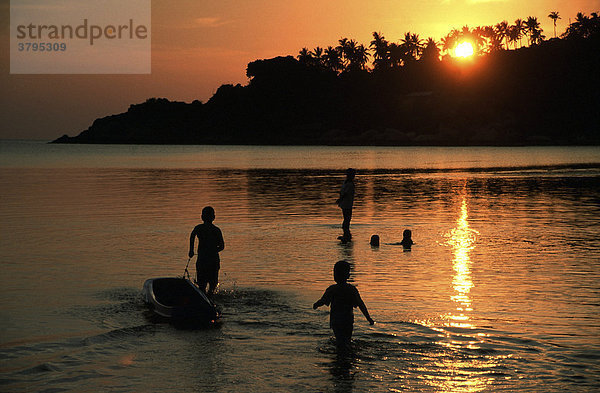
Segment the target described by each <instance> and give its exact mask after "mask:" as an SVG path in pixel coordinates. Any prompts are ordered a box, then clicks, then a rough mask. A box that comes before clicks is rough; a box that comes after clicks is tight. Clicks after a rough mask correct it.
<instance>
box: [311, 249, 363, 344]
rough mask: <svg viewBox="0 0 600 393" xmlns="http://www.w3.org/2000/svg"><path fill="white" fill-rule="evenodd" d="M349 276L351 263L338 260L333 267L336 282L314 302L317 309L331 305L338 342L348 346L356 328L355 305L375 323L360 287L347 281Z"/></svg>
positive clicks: (332, 326) (333, 325) (332, 324)
mask: <svg viewBox="0 0 600 393" xmlns="http://www.w3.org/2000/svg"><path fill="white" fill-rule="evenodd" d="M349 277H350V264H349V263H348V262H346V261H339V262H337V263H336V264H335V266H334V267H333V279H334V280H335V282H336V284H334V285H331V286H330V287H329V288H327V289H326V290H325V293H324V294H323V296H322V297H321V299H319V300H317V301H316V302H315V304H313V308H314V309H315V310H316V309H317V308H318V307H320V306H323V305H327V306H329V305H331V311H330V313H329V326H330V327H331V329H333V333H334V334H335V340H336V343H337V345H338V346H340V347H348V346H349V345H350V339H351V338H352V330H353V328H354V312H353V308H354V307H358V308H359V309H360V311H362V313H363V314H364V316H365V318H367V321H369V323H370V324H371V325H373V324H374V323H375V321H373V319H371V316H370V315H369V311H368V310H367V306H365V303H364V302H363V301H362V299H361V297H360V294H359V293H358V289H356V287H355V286H354V285H352V284H348V283H347V281H348V278H349Z"/></svg>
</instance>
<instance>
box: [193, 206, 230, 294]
mask: <svg viewBox="0 0 600 393" xmlns="http://www.w3.org/2000/svg"><path fill="white" fill-rule="evenodd" d="M214 220H215V209H213V208H212V207H210V206H206V207H205V208H204V209H202V221H204V222H203V223H202V224H200V225H196V227H195V228H194V229H193V230H192V233H191V234H190V251H189V254H188V255H189V257H190V258H191V257H193V256H194V242H195V240H196V238H198V257H197V258H196V282H197V283H198V287H200V289H201V290H202V291H204V292H206V284H208V294H209V295H212V294H213V293H214V292H215V290H216V289H217V285H218V284H219V269H220V268H221V261H220V258H219V252H221V251H223V249H224V248H225V242H224V241H223V234H222V233H221V230H220V229H219V228H218V227H216V226H215V225H214V224H213V221H214Z"/></svg>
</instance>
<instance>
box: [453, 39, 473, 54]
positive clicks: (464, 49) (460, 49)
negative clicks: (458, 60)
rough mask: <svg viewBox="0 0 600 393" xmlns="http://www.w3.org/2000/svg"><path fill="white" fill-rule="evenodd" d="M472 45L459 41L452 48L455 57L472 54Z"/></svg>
mask: <svg viewBox="0 0 600 393" xmlns="http://www.w3.org/2000/svg"><path fill="white" fill-rule="evenodd" d="M473 52H474V51H473V45H471V43H470V42H466V41H465V42H461V43H460V44H458V45H457V46H456V49H454V54H455V56H456V57H469V56H472V55H473Z"/></svg>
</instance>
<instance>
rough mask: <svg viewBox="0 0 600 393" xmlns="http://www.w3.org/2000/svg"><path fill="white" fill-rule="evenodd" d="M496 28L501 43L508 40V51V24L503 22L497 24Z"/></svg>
mask: <svg viewBox="0 0 600 393" xmlns="http://www.w3.org/2000/svg"><path fill="white" fill-rule="evenodd" d="M495 28H496V34H497V35H498V37H499V38H500V42H502V40H503V39H505V40H506V49H508V22H507V21H505V20H503V21H502V22H500V23H497V24H496V26H495Z"/></svg>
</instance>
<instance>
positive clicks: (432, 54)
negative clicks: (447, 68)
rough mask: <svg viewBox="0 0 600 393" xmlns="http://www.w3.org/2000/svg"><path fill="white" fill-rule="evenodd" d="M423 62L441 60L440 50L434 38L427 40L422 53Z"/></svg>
mask: <svg viewBox="0 0 600 393" xmlns="http://www.w3.org/2000/svg"><path fill="white" fill-rule="evenodd" d="M421 60H424V61H427V62H434V61H439V60H440V48H439V47H438V44H437V42H435V40H434V39H433V38H432V37H429V38H427V40H426V41H425V47H424V48H423V51H422V53H421Z"/></svg>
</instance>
